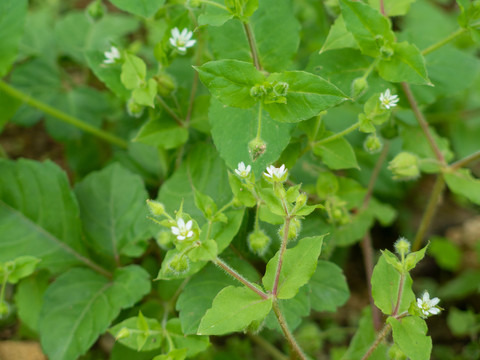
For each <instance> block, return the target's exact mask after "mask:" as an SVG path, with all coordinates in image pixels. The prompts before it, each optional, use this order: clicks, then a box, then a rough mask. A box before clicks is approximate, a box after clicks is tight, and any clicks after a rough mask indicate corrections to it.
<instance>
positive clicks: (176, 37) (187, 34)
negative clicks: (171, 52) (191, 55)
mask: <svg viewBox="0 0 480 360" xmlns="http://www.w3.org/2000/svg"><path fill="white" fill-rule="evenodd" d="M170 34H171V35H172V36H171V37H170V39H169V40H170V44H171V45H172V46H173V47H174V48H176V49H177V50H178V51H179V52H180V53H185V52H187V48H189V47H192V46H193V45H195V43H196V42H197V41H196V40H191V39H192V36H193V33H192V32H191V31H188V29H187V28H185V29H183V30H182V32H180V30H178V28H173V29H172V31H171V32H170Z"/></svg>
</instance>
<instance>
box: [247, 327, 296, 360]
mask: <svg viewBox="0 0 480 360" xmlns="http://www.w3.org/2000/svg"><path fill="white" fill-rule="evenodd" d="M247 336H248V337H249V338H250V339H251V340H252V341H253V342H255V343H257V345H259V346H261V347H262V348H263V349H264V350H265V351H266V352H267V353H269V354H270V355H271V356H272V358H274V359H276V360H288V356H286V355H284V354H283V353H282V352H281V351H280V350H278V349H277V348H276V347H275V346H273V345H272V344H270V343H269V342H268V341H266V340H265V339H264V338H262V337H261V336H258V335H255V334H252V333H247Z"/></svg>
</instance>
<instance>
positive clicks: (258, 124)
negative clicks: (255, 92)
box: [256, 101, 262, 140]
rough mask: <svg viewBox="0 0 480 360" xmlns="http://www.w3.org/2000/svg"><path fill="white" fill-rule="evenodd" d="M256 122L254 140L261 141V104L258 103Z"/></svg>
mask: <svg viewBox="0 0 480 360" xmlns="http://www.w3.org/2000/svg"><path fill="white" fill-rule="evenodd" d="M257 119H258V122H257V137H256V139H259V140H260V139H261V138H262V137H261V135H262V102H261V101H259V103H258V118H257Z"/></svg>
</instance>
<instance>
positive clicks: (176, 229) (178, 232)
mask: <svg viewBox="0 0 480 360" xmlns="http://www.w3.org/2000/svg"><path fill="white" fill-rule="evenodd" d="M171 229H172V233H173V235H180V229H179V228H177V227H175V226H172V228H171Z"/></svg>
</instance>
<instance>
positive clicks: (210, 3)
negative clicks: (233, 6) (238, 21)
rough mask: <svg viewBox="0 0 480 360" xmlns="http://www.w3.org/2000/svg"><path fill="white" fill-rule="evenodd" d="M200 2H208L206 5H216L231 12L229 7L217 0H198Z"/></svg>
mask: <svg viewBox="0 0 480 360" xmlns="http://www.w3.org/2000/svg"><path fill="white" fill-rule="evenodd" d="M197 1H198V2H199V3H202V4H206V5H211V6H215V7H217V8H219V9H222V10H225V11H226V12H230V10H228V8H227V7H226V6H224V5H222V4H219V3H217V2H215V1H211V0H197Z"/></svg>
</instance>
